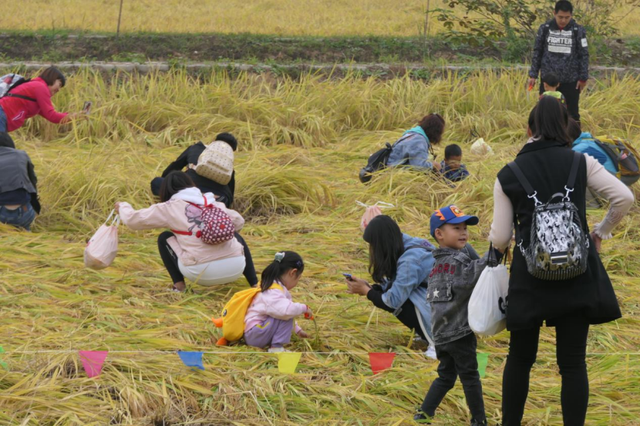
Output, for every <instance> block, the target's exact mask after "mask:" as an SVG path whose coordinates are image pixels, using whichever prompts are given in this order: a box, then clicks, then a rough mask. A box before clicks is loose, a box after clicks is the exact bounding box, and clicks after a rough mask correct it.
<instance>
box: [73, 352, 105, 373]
mask: <svg viewBox="0 0 640 426" xmlns="http://www.w3.org/2000/svg"><path fill="white" fill-rule="evenodd" d="M108 353H109V352H108V351H78V355H79V356H80V361H82V366H83V367H84V371H86V372H87V377H89V378H91V377H96V376H99V375H100V373H101V372H102V364H104V360H105V359H106V358H107V354H108Z"/></svg>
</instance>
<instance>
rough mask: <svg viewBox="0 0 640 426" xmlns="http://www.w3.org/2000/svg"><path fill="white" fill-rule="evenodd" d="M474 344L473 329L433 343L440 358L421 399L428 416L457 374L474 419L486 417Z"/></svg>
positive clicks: (433, 411)
mask: <svg viewBox="0 0 640 426" xmlns="http://www.w3.org/2000/svg"><path fill="white" fill-rule="evenodd" d="M477 346H478V342H477V340H476V335H475V334H473V333H471V334H468V335H466V336H464V337H463V338H462V339H458V340H454V341H453V342H449V343H445V344H443V345H438V344H436V354H437V355H438V361H440V365H439V366H438V378H437V379H436V380H434V381H433V383H432V384H431V387H430V388H429V392H427V396H425V397H424V401H423V402H422V407H421V408H422V411H424V412H425V414H427V415H428V416H430V417H433V416H434V415H435V413H436V408H438V405H440V402H442V400H443V399H444V397H445V395H446V394H447V392H449V390H450V389H451V388H453V385H454V384H455V383H456V378H457V377H458V376H460V381H461V382H462V388H463V389H464V396H465V397H466V399H467V405H468V406H469V411H471V416H472V418H473V419H474V420H478V421H483V420H485V419H486V417H485V412H484V399H483V398H482V383H480V373H478V358H477V355H476V348H477Z"/></svg>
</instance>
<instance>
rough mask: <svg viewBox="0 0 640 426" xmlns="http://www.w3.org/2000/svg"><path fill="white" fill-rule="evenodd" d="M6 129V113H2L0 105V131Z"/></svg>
mask: <svg viewBox="0 0 640 426" xmlns="http://www.w3.org/2000/svg"><path fill="white" fill-rule="evenodd" d="M6 131H7V114H5V113H4V110H3V109H2V108H1V107H0V132H6Z"/></svg>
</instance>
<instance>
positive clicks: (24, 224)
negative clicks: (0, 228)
mask: <svg viewBox="0 0 640 426" xmlns="http://www.w3.org/2000/svg"><path fill="white" fill-rule="evenodd" d="M35 218H36V212H35V210H33V207H31V204H30V203H27V204H24V205H22V206H20V207H18V208H17V209H13V210H9V209H8V208H6V207H5V206H0V222H2V223H6V224H8V225H13V226H16V227H19V228H24V229H26V230H27V231H31V223H32V222H33V220H34V219H35Z"/></svg>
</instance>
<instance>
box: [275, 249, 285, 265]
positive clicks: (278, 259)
mask: <svg viewBox="0 0 640 426" xmlns="http://www.w3.org/2000/svg"><path fill="white" fill-rule="evenodd" d="M282 259H284V252H283V251H280V252H278V253H276V257H275V259H274V261H276V262H278V263H280V262H282Z"/></svg>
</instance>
